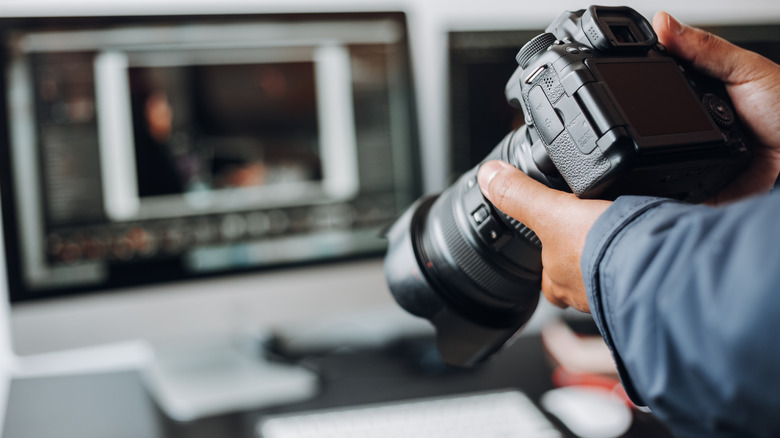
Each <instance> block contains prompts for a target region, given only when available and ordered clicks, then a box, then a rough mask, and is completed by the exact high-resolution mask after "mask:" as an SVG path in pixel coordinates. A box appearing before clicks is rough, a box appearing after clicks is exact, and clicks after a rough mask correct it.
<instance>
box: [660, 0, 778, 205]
mask: <svg viewBox="0 0 780 438" xmlns="http://www.w3.org/2000/svg"><path fill="white" fill-rule="evenodd" d="M653 28H654V29H655V32H656V34H658V41H659V42H660V43H661V44H663V45H664V46H666V48H667V49H669V52H670V53H671V54H672V55H674V56H676V57H678V58H680V59H683V60H686V61H689V62H690V63H692V64H693V65H694V66H695V67H696V68H698V69H699V70H700V71H702V72H704V73H706V74H708V75H710V76H712V77H714V78H716V79H720V80H721V81H723V82H724V83H725V84H726V90H727V91H728V93H729V96H730V97H731V100H732V102H733V103H734V107H735V109H736V111H737V114H739V117H740V119H741V121H742V123H743V125H744V126H745V127H746V128H747V129H748V130H749V131H750V134H751V135H752V137H753V138H752V139H751V141H750V146H751V147H752V148H753V152H754V157H753V162H752V164H751V166H750V167H749V168H748V169H747V171H746V172H745V173H744V174H743V175H741V176H740V177H738V178H737V179H736V180H735V181H734V182H733V183H732V184H730V185H729V186H728V187H726V188H725V189H724V190H723V191H722V192H721V193H719V194H718V195H717V196H716V197H715V199H712V200H710V203H712V204H720V203H723V202H727V201H731V200H736V199H739V198H743V197H745V196H749V195H753V194H758V193H764V192H767V191H768V190H769V189H771V188H772V186H773V184H774V183H775V180H777V176H778V172H780V66H778V65H777V64H775V63H773V62H772V61H770V60H768V59H766V58H764V57H763V56H761V55H758V54H756V53H753V52H750V51H747V50H744V49H741V48H739V47H737V46H735V45H733V44H731V43H729V42H727V41H725V40H723V39H722V38H719V37H717V36H714V35H712V34H710V33H709V32H705V31H703V30H701V29H697V28H694V27H690V26H686V25H684V24H681V23H680V22H678V21H677V20H675V19H674V18H672V16H670V15H669V14H667V13H666V12H659V13H657V14H656V15H655V17H654V18H653Z"/></svg>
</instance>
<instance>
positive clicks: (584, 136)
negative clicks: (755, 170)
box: [506, 6, 749, 202]
mask: <svg viewBox="0 0 780 438" xmlns="http://www.w3.org/2000/svg"><path fill="white" fill-rule="evenodd" d="M517 60H518V63H519V64H520V66H519V68H518V69H517V70H516V71H515V73H514V75H513V76H512V78H511V79H510V80H509V83H508V84H507V89H506V95H507V99H508V100H509V102H510V104H511V105H513V106H515V107H517V108H521V109H523V110H524V111H525V116H526V124H527V125H528V126H531V127H533V128H534V129H533V130H531V131H530V132H529V133H530V135H531V141H532V146H531V152H532V156H533V157H534V158H535V159H536V160H537V162H536V163H535V164H536V165H537V166H538V167H540V168H542V169H545V170H546V173H547V174H550V175H552V176H553V177H552V178H548V179H549V184H550V185H551V186H554V187H558V188H561V189H564V190H566V189H570V190H571V191H572V192H574V193H575V194H576V195H577V196H579V197H583V198H596V197H598V198H604V199H613V198H615V197H617V196H619V195H625V194H647V195H654V196H665V197H671V198H676V199H682V200H686V201H690V202H700V201H703V200H705V199H706V198H708V197H710V196H712V195H714V194H715V193H717V192H718V191H719V190H720V189H721V188H722V187H723V186H724V185H725V184H726V183H727V182H728V181H730V180H731V179H732V177H733V176H734V175H735V174H737V173H739V172H741V171H742V170H743V169H744V167H745V165H746V164H747V162H748V160H749V154H748V149H747V147H746V146H745V142H744V134H743V132H742V129H741V128H740V126H739V123H738V121H737V119H736V116H735V114H734V111H733V110H732V107H731V103H730V101H729V98H728V95H727V93H726V90H725V88H724V86H723V84H722V83H720V82H719V81H716V80H713V79H712V78H710V77H707V76H705V75H703V74H701V73H699V72H698V71H696V70H694V69H693V68H691V67H689V66H687V65H685V64H683V63H680V62H679V61H677V60H675V59H674V58H672V57H671V56H670V55H669V54H668V53H667V52H666V49H665V48H664V47H663V46H661V45H660V44H658V41H657V37H656V35H655V33H654V32H653V30H652V28H651V27H650V24H649V23H648V22H647V21H646V20H645V19H644V18H643V17H642V16H641V15H639V14H638V13H636V11H634V10H633V9H630V8H625V7H600V6H591V7H590V8H589V9H588V10H587V11H584V10H583V11H577V12H568V13H565V14H563V15H561V16H560V17H559V18H558V19H557V20H555V21H554V22H553V23H552V24H551V25H550V26H549V27H548V28H547V32H546V33H543V34H541V35H539V36H537V37H536V38H534V39H533V40H531V41H530V42H529V43H528V44H526V45H525V46H524V47H523V48H522V49H521V50H520V52H519V53H518V55H517ZM537 149H543V150H544V153H543V152H542V150H537ZM545 155H546V157H545ZM547 161H549V162H547ZM550 162H551V163H550ZM550 164H552V165H553V166H554V169H552V168H550ZM555 171H557V172H558V173H559V174H560V176H561V177H562V179H563V180H564V181H565V185H563V184H561V181H556V180H555V177H556V176H557V175H555Z"/></svg>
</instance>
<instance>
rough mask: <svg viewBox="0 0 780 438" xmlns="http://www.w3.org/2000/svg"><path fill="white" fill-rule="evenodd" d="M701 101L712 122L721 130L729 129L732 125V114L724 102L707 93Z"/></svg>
mask: <svg viewBox="0 0 780 438" xmlns="http://www.w3.org/2000/svg"><path fill="white" fill-rule="evenodd" d="M701 101H702V102H703V103H704V107H705V108H706V109H707V112H709V113H710V116H712V120H714V121H715V123H717V124H718V125H720V126H721V127H722V128H729V127H731V126H732V125H733V124H734V112H733V111H732V110H731V107H730V106H729V104H728V103H726V101H725V100H723V99H721V98H720V97H718V96H716V95H714V94H712V93H707V94H705V95H704V96H703V97H702V98H701Z"/></svg>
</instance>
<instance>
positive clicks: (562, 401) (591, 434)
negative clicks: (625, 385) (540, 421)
mask: <svg viewBox="0 0 780 438" xmlns="http://www.w3.org/2000/svg"><path fill="white" fill-rule="evenodd" d="M539 401H540V403H541V405H542V407H543V408H544V409H546V410H547V411H548V412H549V413H551V414H553V415H555V416H556V417H557V418H558V419H559V420H561V423H563V424H564V426H566V427H567V428H568V429H569V430H570V431H571V432H572V433H574V434H575V435H577V436H579V437H581V438H615V437H619V436H621V435H623V434H625V433H626V431H627V430H628V428H629V427H631V422H632V420H633V415H632V413H631V408H629V407H628V406H627V405H626V404H625V402H623V401H622V400H621V399H620V398H618V397H617V396H615V395H614V394H611V393H610V392H609V391H607V390H604V389H601V388H593V387H585V386H565V387H562V388H556V389H551V390H549V391H547V392H546V393H544V394H543V395H542V398H541V399H540V400H539Z"/></svg>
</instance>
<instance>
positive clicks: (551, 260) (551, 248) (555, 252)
mask: <svg viewBox="0 0 780 438" xmlns="http://www.w3.org/2000/svg"><path fill="white" fill-rule="evenodd" d="M479 187H480V189H482V193H484V194H485V196H486V197H487V198H488V199H489V200H490V202H492V203H493V205H495V206H496V207H497V208H498V209H499V210H501V211H503V212H504V213H506V214H508V215H510V216H512V217H513V218H515V219H517V220H519V221H520V222H522V223H523V224H525V225H526V226H527V227H529V228H531V229H532V230H534V232H535V233H536V235H537V236H538V237H539V239H540V240H541V241H542V267H543V268H542V292H544V295H545V297H547V299H548V300H549V301H550V302H551V303H553V304H555V305H556V306H559V307H566V306H571V307H573V308H575V309H577V310H580V311H583V312H588V311H589V310H590V309H589V307H588V298H587V295H586V293H585V284H584V283H583V280H582V271H581V270H580V258H581V256H582V250H583V248H584V247H585V238H586V237H587V235H588V231H590V228H591V227H592V226H593V223H594V222H596V219H597V218H598V217H599V216H600V215H601V213H602V212H604V210H606V209H607V207H609V205H610V202H609V201H601V200H595V199H579V198H577V197H576V196H575V195H573V194H571V193H565V192H561V191H558V190H554V189H551V188H549V187H547V186H545V185H544V184H542V183H540V182H538V181H536V180H534V179H532V178H530V177H529V176H527V175H526V174H524V173H523V172H522V171H520V170H518V169H517V168H515V167H513V166H512V165H510V164H508V163H504V162H502V161H489V162H487V163H485V164H483V165H482V167H481V168H480V169H479Z"/></svg>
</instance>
